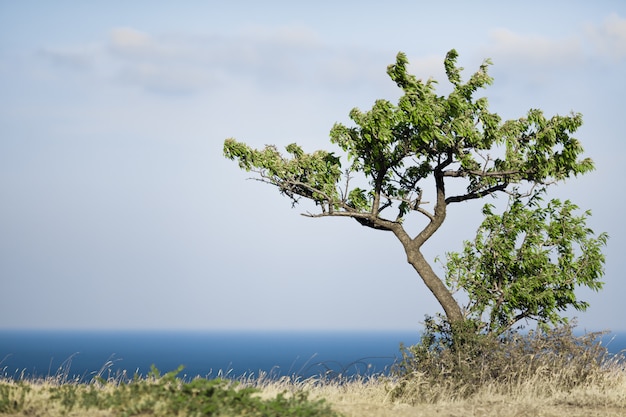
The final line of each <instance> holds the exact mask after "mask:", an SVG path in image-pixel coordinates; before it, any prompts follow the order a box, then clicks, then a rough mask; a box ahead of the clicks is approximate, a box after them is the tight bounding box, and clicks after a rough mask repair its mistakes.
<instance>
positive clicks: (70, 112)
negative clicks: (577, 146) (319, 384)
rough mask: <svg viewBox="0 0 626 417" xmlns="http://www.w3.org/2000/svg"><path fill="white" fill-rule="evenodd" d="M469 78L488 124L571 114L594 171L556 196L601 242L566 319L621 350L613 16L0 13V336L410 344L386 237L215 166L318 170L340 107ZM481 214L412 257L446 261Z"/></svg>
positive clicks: (6, 5) (191, 6)
mask: <svg viewBox="0 0 626 417" xmlns="http://www.w3.org/2000/svg"><path fill="white" fill-rule="evenodd" d="M452 48H455V49H457V51H458V52H459V54H460V58H459V64H460V65H462V66H463V67H465V68H467V72H466V73H465V74H466V75H467V74H468V73H469V72H471V71H472V70H475V69H477V68H478V66H479V65H480V63H481V62H482V61H483V59H485V58H491V59H492V61H493V63H494V65H493V66H492V67H491V69H490V72H491V75H492V76H494V78H495V83H494V85H493V86H491V87H490V88H489V89H487V90H485V91H484V92H483V93H482V94H484V95H485V96H487V97H488V98H489V102H490V107H491V110H492V111H496V112H498V113H499V114H500V115H501V116H503V117H505V118H517V117H521V116H523V115H524V114H525V112H526V111H527V110H528V109H530V108H541V109H543V110H544V111H545V112H546V113H547V114H548V115H552V114H556V113H558V114H567V113H569V112H571V111H576V112H581V113H582V114H583V116H584V120H585V124H584V126H583V127H582V128H581V129H580V130H579V131H578V132H577V135H576V137H578V138H579V139H580V140H581V141H582V143H583V146H584V147H585V149H586V153H587V155H588V156H590V157H592V158H593V159H594V160H595V162H596V167H597V169H596V171H594V172H593V173H591V174H588V175H586V176H584V177H580V178H577V179H572V180H570V181H569V182H567V183H565V184H562V185H559V186H557V187H554V188H553V189H552V192H551V194H550V195H551V196H554V197H560V198H570V199H572V200H573V201H574V202H575V203H576V204H578V205H579V206H580V207H581V208H582V209H585V210H586V209H591V210H592V212H593V217H592V219H591V221H590V226H591V227H592V228H594V230H596V231H597V232H601V231H606V232H608V233H609V234H610V241H609V246H608V247H607V248H606V255H607V264H606V276H605V281H606V286H605V290H604V291H602V292H600V293H598V294H595V293H591V294H590V293H588V292H585V291H580V293H579V294H580V296H581V298H583V299H586V300H588V301H589V302H590V303H591V308H590V309H589V310H588V311H587V312H586V313H572V314H571V315H572V316H577V317H578V322H579V326H580V327H582V328H586V329H589V330H600V329H612V330H626V324H625V323H624V321H623V318H624V317H626V307H625V303H624V302H623V295H624V294H625V293H626V283H625V281H624V279H623V271H624V270H626V261H625V257H624V256H623V253H624V249H625V248H626V240H625V238H624V231H625V230H626V227H625V226H626V221H625V220H624V216H623V214H622V212H623V209H622V207H621V202H622V200H623V195H624V192H625V191H626V190H625V185H624V184H625V182H624V181H623V179H622V174H621V172H620V171H621V170H620V169H619V168H618V167H619V166H621V163H620V162H621V161H618V157H623V155H625V154H626V152H625V151H626V145H625V143H626V142H625V141H624V138H623V133H622V132H623V118H624V104H623V103H624V97H625V96H626V82H625V81H624V74H626V4H625V3H623V2H621V1H599V2H584V1H551V2H542V1H527V2H518V3H515V4H512V5H506V6H504V5H503V2H489V1H485V2H453V1H449V2H428V3H426V2H418V1H410V2H409V1H397V0H396V1H393V0H392V1H388V2H384V3H383V2H369V1H358V2H356V1H354V2H352V1H345V2H336V1H333V2H326V1H317V2H286V1H285V2H280V1H265V2H252V1H251V2H243V1H232V2H217V1H186V2H160V1H132V2H129V1H107V2H97V3H96V2H79V1H55V2H47V1H30V2H11V1H0V196H1V200H0V201H1V204H0V280H1V281H0V300H1V302H0V328H46V329H58V328H64V329H67V328H77V329H79V328H80V329H86V328H88V329H303V330H307V329H389V330H396V329H414V328H418V327H419V325H420V322H421V321H422V320H423V318H424V314H433V313H435V312H437V311H439V308H438V306H437V304H436V302H435V301H434V300H433V299H432V296H431V295H430V294H429V293H428V291H427V290H426V288H425V287H424V285H423V284H422V283H421V281H420V279H419V277H418V276H417V275H416V274H415V272H414V271H413V270H412V269H411V267H410V266H409V265H408V264H407V263H406V260H405V255H404V253H403V251H402V248H401V246H400V244H399V243H398V242H396V241H395V239H394V238H393V236H390V235H386V234H384V233H381V232H378V233H377V232H375V231H371V230H368V229H366V228H363V227H361V226H359V225H358V224H357V223H356V222H351V221H346V219H308V218H305V217H303V216H300V215H299V213H300V212H302V211H304V210H306V209H307V208H308V207H307V206H304V207H301V208H298V207H296V208H295V209H292V208H291V205H290V203H289V201H287V200H286V199H284V198H282V197H281V196H280V195H279V194H278V192H277V191H276V190H274V189H272V188H270V187H268V186H265V185H263V184H260V183H257V182H255V181H249V180H246V178H247V177H248V175H247V174H246V173H244V172H241V171H240V170H239V169H238V168H237V166H236V164H235V163H233V162H231V161H228V160H225V159H224V158H223V156H222V143H223V141H224V139H225V138H228V137H235V138H237V139H239V140H242V141H245V142H248V143H249V144H251V145H253V146H257V147H261V146H263V145H265V144H276V145H277V146H279V147H283V146H285V145H287V144H289V143H291V142H294V141H295V142H298V143H299V144H301V145H303V146H304V148H305V150H307V151H312V150H314V149H331V150H335V149H334V148H333V145H331V144H329V141H328V132H329V130H330V128H331V127H332V126H333V124H334V123H335V122H342V123H349V119H348V113H349V111H350V109H352V108H353V107H359V108H361V109H363V110H366V109H369V108H370V107H371V105H372V104H373V102H374V100H376V99H378V98H386V99H390V100H395V99H396V98H397V97H398V96H399V92H398V91H397V89H396V87H395V86H394V84H393V83H392V82H391V81H390V80H389V79H388V77H387V75H386V73H385V69H386V66H387V65H388V64H390V63H392V62H394V59H395V55H396V53H397V52H398V51H404V52H405V53H407V55H408V57H409V59H410V61H411V71H413V72H414V73H415V74H417V75H418V76H420V77H423V78H427V77H429V76H433V77H435V78H436V79H438V80H440V85H439V88H440V90H439V91H441V93H445V92H446V89H448V88H449V87H448V86H447V84H446V82H445V81H444V80H445V78H444V71H443V58H444V56H445V54H446V52H447V51H448V50H450V49H452ZM480 206H481V204H480V203H479V204H466V205H459V206H455V207H453V208H451V209H450V211H449V218H448V220H447V222H446V224H445V226H444V227H443V228H442V230H440V232H439V234H438V235H437V236H436V238H434V239H433V240H432V241H431V242H429V243H428V244H427V247H426V248H425V252H426V254H427V256H428V257H429V258H430V259H434V258H435V256H437V255H443V254H444V253H445V252H446V251H450V250H459V249H460V248H461V244H462V241H463V240H464V239H470V238H471V237H472V236H473V232H474V231H475V228H476V226H477V225H478V223H479V222H480V215H479V212H480Z"/></svg>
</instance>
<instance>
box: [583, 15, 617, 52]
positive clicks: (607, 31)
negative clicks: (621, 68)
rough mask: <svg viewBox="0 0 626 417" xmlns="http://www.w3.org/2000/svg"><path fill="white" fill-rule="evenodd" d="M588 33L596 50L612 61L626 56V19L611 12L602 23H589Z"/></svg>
mask: <svg viewBox="0 0 626 417" xmlns="http://www.w3.org/2000/svg"><path fill="white" fill-rule="evenodd" d="M586 35H587V36H588V38H589V40H590V42H591V44H592V45H593V46H594V47H595V51H597V53H598V54H599V55H601V56H604V57H607V58H609V59H610V60H612V61H617V60H621V59H623V58H625V57H626V19H624V18H622V17H620V16H618V15H617V14H616V13H612V14H610V15H609V16H608V17H607V18H606V19H605V20H604V21H603V22H602V23H601V24H600V25H588V26H587V27H586Z"/></svg>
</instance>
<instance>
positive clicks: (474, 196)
mask: <svg viewBox="0 0 626 417" xmlns="http://www.w3.org/2000/svg"><path fill="white" fill-rule="evenodd" d="M508 185H509V184H508V183H502V184H498V185H494V186H493V187H490V188H487V189H486V190H483V191H475V192H473V193H467V194H464V195H456V196H452V197H448V198H446V204H450V203H458V202H461V201H466V200H474V199H477V198H482V197H484V196H486V195H489V194H493V193H495V192H497V191H504V190H505V189H506V187H508Z"/></svg>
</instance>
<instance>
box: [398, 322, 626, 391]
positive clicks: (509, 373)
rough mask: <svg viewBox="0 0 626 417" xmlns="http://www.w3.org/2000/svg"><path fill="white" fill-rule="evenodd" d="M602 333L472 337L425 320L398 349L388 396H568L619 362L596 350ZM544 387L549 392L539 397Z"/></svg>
mask: <svg viewBox="0 0 626 417" xmlns="http://www.w3.org/2000/svg"><path fill="white" fill-rule="evenodd" d="M602 334H603V333H589V334H585V335H582V336H576V335H574V334H573V327H572V326H571V325H563V326H560V327H556V328H551V329H547V328H545V329H541V328H539V329H537V330H536V331H530V332H529V333H527V334H522V333H518V332H515V331H508V332H506V333H504V334H502V335H500V336H496V335H494V334H493V333H483V334H480V333H477V332H476V331H475V328H474V327H473V323H471V322H470V323H466V324H465V325H456V326H454V325H450V324H449V323H448V322H447V321H446V320H445V319H443V320H442V319H435V318H431V317H429V318H427V320H426V328H425V332H424V333H423V335H422V340H421V342H420V343H419V344H417V345H415V346H410V347H404V346H401V349H402V350H401V353H402V359H401V360H400V361H399V362H398V363H397V364H396V365H395V366H394V367H393V369H392V374H391V375H392V376H391V378H392V379H393V380H395V381H397V382H398V384H395V385H394V388H393V389H392V390H391V391H390V396H391V397H392V398H394V399H400V400H403V401H408V402H411V403H419V402H437V401H438V400H439V399H440V398H442V397H443V398H448V397H449V396H450V395H452V396H453V397H454V398H457V399H460V398H468V397H470V396H472V395H473V394H475V393H477V392H478V391H480V390H481V389H483V388H486V387H489V388H490V389H491V390H492V392H493V393H499V394H503V395H511V394H512V393H514V392H516V391H517V390H519V388H520V387H521V386H524V385H526V386H527V385H531V386H533V385H534V386H536V387H538V389H540V390H542V391H538V392H536V393H535V394H536V395H537V396H542V395H549V394H550V393H554V392H570V391H571V390H572V389H573V388H575V387H584V386H588V385H591V384H592V383H597V382H599V381H602V380H603V378H605V377H608V375H609V373H610V370H611V368H612V367H611V365H614V364H615V363H616V362H615V360H618V361H623V357H614V356H612V355H610V354H609V353H608V350H607V349H606V347H604V346H602V344H601V343H600V341H599V337H600V336H601V335H602ZM545 387H550V392H547V391H545Z"/></svg>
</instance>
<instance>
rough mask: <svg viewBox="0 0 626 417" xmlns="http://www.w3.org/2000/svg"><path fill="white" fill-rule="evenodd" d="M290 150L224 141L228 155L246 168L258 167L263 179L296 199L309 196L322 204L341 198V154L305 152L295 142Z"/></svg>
mask: <svg viewBox="0 0 626 417" xmlns="http://www.w3.org/2000/svg"><path fill="white" fill-rule="evenodd" d="M286 150H287V152H288V153H289V154H290V155H291V157H283V156H282V155H281V154H280V152H278V150H277V149H276V147H275V146H266V147H265V149H263V150H260V151H259V150H254V149H251V148H250V147H248V146H247V145H246V144H244V143H241V142H237V141H236V140H234V139H227V140H226V141H225V142H224V154H225V155H226V157H228V158H229V159H237V160H238V161H239V166H240V167H241V168H243V169H245V170H246V171H250V170H256V171H258V172H259V173H260V174H261V176H262V178H263V179H262V180H263V181H265V182H268V183H270V184H272V185H275V186H277V187H278V188H279V190H280V192H281V193H283V194H285V195H287V196H288V197H290V198H291V199H292V200H293V201H294V203H295V202H297V201H298V198H299V197H306V198H309V199H311V200H313V201H315V202H316V203H317V204H320V205H323V203H324V202H326V203H329V202H330V204H331V205H332V204H334V202H335V201H336V200H338V196H337V190H336V187H335V185H336V184H337V182H338V181H339V179H340V178H341V163H340V161H339V158H338V157H335V156H334V155H333V153H332V152H326V151H316V152H314V153H312V154H307V153H304V151H303V150H302V148H301V147H299V146H298V145H296V144H295V143H292V144H290V145H288V146H287V147H286Z"/></svg>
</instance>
